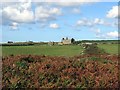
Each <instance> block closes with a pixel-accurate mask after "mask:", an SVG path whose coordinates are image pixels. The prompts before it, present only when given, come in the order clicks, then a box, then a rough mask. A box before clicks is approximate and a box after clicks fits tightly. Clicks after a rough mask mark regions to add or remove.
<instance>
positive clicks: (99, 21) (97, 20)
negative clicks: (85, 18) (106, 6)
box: [94, 18, 105, 24]
mask: <svg viewBox="0 0 120 90" xmlns="http://www.w3.org/2000/svg"><path fill="white" fill-rule="evenodd" d="M104 23H105V22H104V20H102V19H100V18H95V19H94V24H104Z"/></svg>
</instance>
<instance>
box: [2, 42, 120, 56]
mask: <svg viewBox="0 0 120 90" xmlns="http://www.w3.org/2000/svg"><path fill="white" fill-rule="evenodd" d="M119 46H120V45H119ZM98 47H100V48H103V49H104V50H105V51H106V52H107V53H110V54H118V44H100V45H98ZM83 50H84V49H83V48H82V47H81V46H78V45H69V46H57V45H56V46H49V45H37V46H3V47H2V54H3V56H7V55H11V54H13V55H28V54H32V55H50V56H74V55H80V54H81V53H82V51H83Z"/></svg>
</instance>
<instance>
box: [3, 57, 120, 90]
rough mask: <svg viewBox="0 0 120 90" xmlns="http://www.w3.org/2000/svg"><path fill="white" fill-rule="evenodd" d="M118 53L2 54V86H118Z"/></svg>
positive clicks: (119, 58)
mask: <svg viewBox="0 0 120 90" xmlns="http://www.w3.org/2000/svg"><path fill="white" fill-rule="evenodd" d="M118 60H120V57H119V56H118V55H80V56H74V57H63V56H44V55H42V56H38V55H17V56H9V57H3V58H2V61H3V68H2V70H3V78H2V84H3V88H63V87H65V88H91V87H92V88H118V85H119V84H118V82H119V79H118V76H119V73H118Z"/></svg>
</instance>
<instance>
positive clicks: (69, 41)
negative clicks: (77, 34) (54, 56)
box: [61, 37, 72, 45]
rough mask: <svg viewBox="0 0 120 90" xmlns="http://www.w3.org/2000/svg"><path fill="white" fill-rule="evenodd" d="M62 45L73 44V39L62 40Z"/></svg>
mask: <svg viewBox="0 0 120 90" xmlns="http://www.w3.org/2000/svg"><path fill="white" fill-rule="evenodd" d="M61 43H63V44H64V45H68V44H72V42H71V39H68V37H66V38H62V40H61Z"/></svg>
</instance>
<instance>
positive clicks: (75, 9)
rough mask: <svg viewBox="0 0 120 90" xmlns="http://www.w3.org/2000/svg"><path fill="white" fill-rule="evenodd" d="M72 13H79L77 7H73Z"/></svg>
mask: <svg viewBox="0 0 120 90" xmlns="http://www.w3.org/2000/svg"><path fill="white" fill-rule="evenodd" d="M72 13H76V14H79V13H80V9H79V8H73V10H72Z"/></svg>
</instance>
